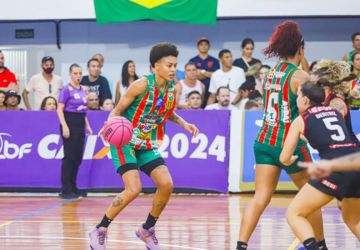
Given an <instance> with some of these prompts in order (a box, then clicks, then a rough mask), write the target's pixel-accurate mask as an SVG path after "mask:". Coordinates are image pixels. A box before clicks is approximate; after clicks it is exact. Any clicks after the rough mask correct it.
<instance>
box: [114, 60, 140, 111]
mask: <svg viewBox="0 0 360 250" xmlns="http://www.w3.org/2000/svg"><path fill="white" fill-rule="evenodd" d="M137 79H139V77H138V75H137V74H136V70H135V63H134V62H133V61H132V60H128V61H126V62H125V63H124V64H123V66H122V70H121V82H120V81H118V82H117V83H116V90H115V105H117V104H118V102H119V100H120V97H121V95H124V94H125V93H126V90H127V89H128V88H129V86H130V84H132V83H133V82H134V81H136V80H137Z"/></svg>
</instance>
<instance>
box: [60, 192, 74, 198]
mask: <svg viewBox="0 0 360 250" xmlns="http://www.w3.org/2000/svg"><path fill="white" fill-rule="evenodd" d="M59 197H60V198H62V199H77V198H79V196H78V195H77V194H75V193H63V192H61V193H59Z"/></svg>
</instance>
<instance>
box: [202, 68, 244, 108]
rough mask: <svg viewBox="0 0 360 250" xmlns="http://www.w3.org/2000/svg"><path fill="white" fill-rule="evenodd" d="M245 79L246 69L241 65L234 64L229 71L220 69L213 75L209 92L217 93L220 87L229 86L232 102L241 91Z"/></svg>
mask: <svg viewBox="0 0 360 250" xmlns="http://www.w3.org/2000/svg"><path fill="white" fill-rule="evenodd" d="M245 81H246V78H245V73H244V70H243V69H241V68H239V67H236V66H232V67H231V70H230V71H228V72H224V71H223V70H222V69H218V70H216V71H215V72H214V74H213V75H212V76H211V79H210V86H209V92H210V93H213V94H215V93H216V91H217V89H218V88H219V87H222V86H228V87H229V89H230V102H232V101H233V100H234V98H235V97H236V95H237V93H238V92H239V87H240V86H241V84H243V83H244V82H245Z"/></svg>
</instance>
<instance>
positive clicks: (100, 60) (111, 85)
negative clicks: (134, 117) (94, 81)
mask: <svg viewBox="0 0 360 250" xmlns="http://www.w3.org/2000/svg"><path fill="white" fill-rule="evenodd" d="M91 58H93V59H97V60H98V61H99V63H100V64H99V66H100V75H102V76H103V77H104V78H105V79H106V80H107V81H108V83H109V88H110V93H111V95H112V94H113V92H112V91H113V82H112V80H111V79H110V78H109V77H108V76H107V75H106V74H105V73H104V72H103V67H104V63H105V57H104V55H103V54H101V53H96V54H95V55H93V56H92V57H91Z"/></svg>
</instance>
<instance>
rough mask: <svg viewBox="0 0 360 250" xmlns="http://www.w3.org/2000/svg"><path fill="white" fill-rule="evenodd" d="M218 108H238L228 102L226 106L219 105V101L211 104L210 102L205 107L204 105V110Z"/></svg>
mask: <svg viewBox="0 0 360 250" xmlns="http://www.w3.org/2000/svg"><path fill="white" fill-rule="evenodd" d="M220 109H224V110H226V109H228V110H238V108H237V107H236V106H234V105H232V104H230V105H229V106H227V107H221V106H220V105H219V103H217V102H216V103H213V104H210V105H207V106H206V107H205V110H220Z"/></svg>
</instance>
